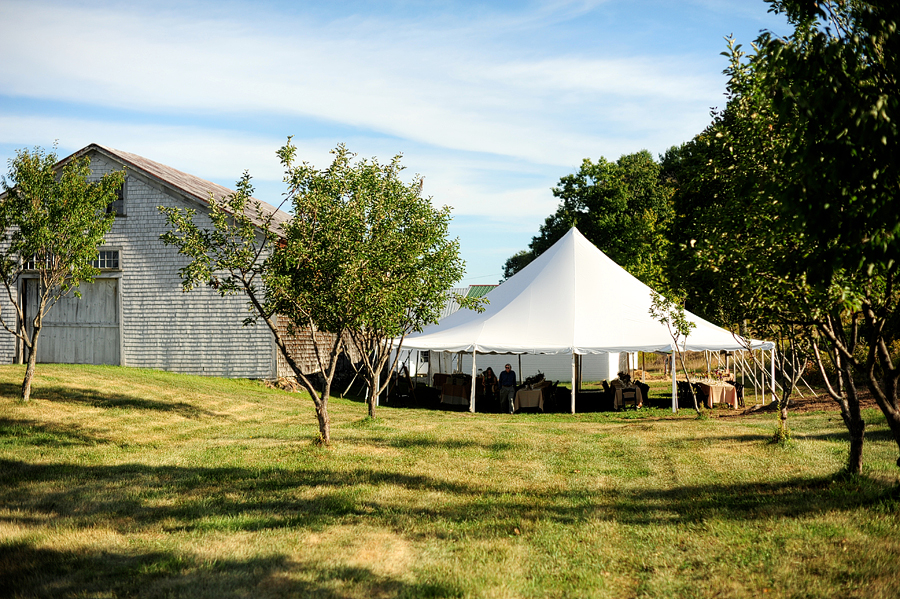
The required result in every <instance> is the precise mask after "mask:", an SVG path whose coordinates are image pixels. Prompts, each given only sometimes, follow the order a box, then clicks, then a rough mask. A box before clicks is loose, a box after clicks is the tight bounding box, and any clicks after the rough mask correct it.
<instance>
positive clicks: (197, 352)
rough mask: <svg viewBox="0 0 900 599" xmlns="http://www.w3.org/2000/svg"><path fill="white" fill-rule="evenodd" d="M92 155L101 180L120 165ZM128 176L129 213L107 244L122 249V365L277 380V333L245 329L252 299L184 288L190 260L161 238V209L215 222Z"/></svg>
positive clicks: (156, 186)
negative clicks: (173, 209) (191, 213)
mask: <svg viewBox="0 0 900 599" xmlns="http://www.w3.org/2000/svg"><path fill="white" fill-rule="evenodd" d="M90 158H91V166H92V170H93V176H94V177H96V178H99V177H100V176H102V175H104V174H105V173H107V172H109V171H110V170H112V169H117V168H121V166H120V165H118V164H114V163H111V162H110V161H109V160H108V159H107V158H106V157H105V156H104V155H102V154H99V153H96V152H92V153H91V154H90ZM127 174H128V180H127V183H126V185H127V188H126V195H125V213H126V215H125V216H124V217H117V218H116V221H115V224H114V225H113V227H112V230H111V231H110V233H109V234H108V235H107V236H106V243H105V244H104V246H103V247H104V248H106V249H118V250H119V251H120V265H121V269H122V272H121V281H120V288H119V293H120V301H121V304H122V363H123V365H126V366H137V367H144V368H157V369H161V370H171V371H175V372H183V373H190V374H202V375H212V376H225V377H250V378H273V377H274V376H275V373H276V371H275V347H274V342H273V339H272V335H271V333H270V332H269V330H268V329H266V328H265V327H264V326H255V327H242V326H241V322H242V321H243V319H244V318H246V317H247V316H248V311H247V300H246V298H245V297H244V296H230V297H225V298H223V297H220V296H219V295H218V294H217V293H216V292H215V291H214V290H212V289H210V288H208V287H201V288H197V289H194V290H193V291H191V292H189V293H184V292H182V290H181V278H180V277H179V275H178V270H179V269H180V268H182V267H183V266H185V265H186V264H187V259H186V258H184V257H182V256H179V255H178V253H177V250H176V249H175V248H174V247H172V246H166V245H164V244H163V243H162V241H161V240H160V238H159V236H160V234H161V233H163V232H164V231H166V229H167V227H166V222H165V218H164V216H163V215H161V214H160V212H159V210H158V209H157V206H160V205H166V206H175V207H178V208H195V209H197V211H198V214H197V217H196V219H197V221H198V222H199V223H200V224H203V225H209V224H210V223H209V219H208V218H207V217H206V216H205V214H204V211H203V208H202V205H200V204H198V203H195V202H193V201H191V200H188V199H185V198H182V197H179V196H176V195H175V194H174V193H172V192H169V191H166V190H163V189H162V187H161V186H160V185H159V184H158V183H156V182H154V181H152V180H150V179H149V178H146V177H144V176H142V175H140V174H138V173H135V172H133V171H130V172H128V173H127Z"/></svg>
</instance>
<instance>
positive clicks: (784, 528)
mask: <svg viewBox="0 0 900 599" xmlns="http://www.w3.org/2000/svg"><path fill="white" fill-rule="evenodd" d="M22 374H23V370H22V367H20V366H4V367H0V596H4V597H199V598H203V597H208V598H219V597H335V598H337V597H341V598H344V597H347V598H354V597H360V598H362V597H822V598H825V597H827V598H831V597H867V598H877V597H898V596H900V510H898V507H900V502H898V493H897V485H898V469H897V467H896V465H895V461H896V459H897V447H896V445H895V444H894V443H893V441H892V440H891V438H890V435H889V433H888V430H887V426H886V424H885V421H884V419H883V418H882V417H881V416H880V414H879V413H877V412H867V413H866V420H867V422H868V423H869V427H868V431H867V444H866V449H865V472H864V474H863V476H860V477H853V478H847V477H842V476H839V475H838V473H839V472H840V470H841V468H842V467H843V465H844V461H845V459H846V455H847V442H846V434H845V432H844V427H843V424H842V422H841V420H840V416H839V414H838V413H837V412H819V413H810V414H802V415H795V416H793V417H792V419H791V426H792V427H793V429H794V432H795V441H794V442H793V443H792V444H790V445H788V446H786V447H782V446H777V445H771V444H769V443H768V442H767V441H768V439H769V437H770V436H771V433H772V430H773V429H774V426H775V416H774V415H772V414H769V415H760V416H751V417H739V418H734V417H731V418H709V419H703V420H698V419H696V418H695V416H694V415H693V414H692V413H691V412H690V411H682V412H681V413H680V414H679V415H677V416H673V415H671V414H670V413H668V412H666V411H665V410H646V411H641V412H637V413H635V412H629V413H627V415H626V416H622V415H619V414H577V415H575V416H572V415H566V414H561V415H553V414H546V415H545V414H522V415H516V416H508V415H498V414H469V413H467V412H455V411H432V410H419V409H393V408H389V407H382V408H380V409H379V417H378V419H377V420H375V421H371V420H367V419H366V418H365V414H366V411H365V406H364V405H363V404H362V403H359V402H354V401H351V400H341V399H332V400H331V403H330V406H331V416H332V434H333V445H332V446H331V447H328V448H322V447H317V446H315V445H314V444H313V443H312V439H313V438H314V437H315V433H316V430H317V429H316V424H315V417H314V412H313V407H312V403H311V401H310V400H309V399H308V397H306V396H305V395H302V394H296V393H295V394H291V393H286V392H283V391H278V390H273V389H268V388H266V387H264V386H263V385H262V384H260V383H257V382H253V381H234V380H222V379H212V378H202V377H193V376H184V375H176V374H170V373H163V372H157V371H149V370H141V369H130V368H114V367H80V366H55V365H39V366H38V374H37V377H36V379H35V387H34V399H33V401H32V402H31V403H29V404H22V403H21V402H19V401H18V400H17V398H16V397H17V393H18V387H19V384H20V383H21V377H22Z"/></svg>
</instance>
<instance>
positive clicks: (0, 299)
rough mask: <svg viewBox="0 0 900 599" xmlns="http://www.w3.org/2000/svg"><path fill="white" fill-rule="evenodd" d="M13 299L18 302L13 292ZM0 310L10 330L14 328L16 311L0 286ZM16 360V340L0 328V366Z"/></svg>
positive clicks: (3, 288)
mask: <svg viewBox="0 0 900 599" xmlns="http://www.w3.org/2000/svg"><path fill="white" fill-rule="evenodd" d="M13 298H14V299H15V301H18V295H17V294H16V292H15V289H14V290H13ZM0 310H3V319H4V321H5V322H6V324H7V325H9V327H10V328H12V329H15V327H16V310H15V308H14V306H13V304H11V303H10V301H9V296H8V295H7V293H6V287H5V286H3V285H0ZM15 358H16V338H15V337H14V336H13V335H12V334H11V333H7V332H6V329H4V328H3V327H0V364H12V363H13V362H15Z"/></svg>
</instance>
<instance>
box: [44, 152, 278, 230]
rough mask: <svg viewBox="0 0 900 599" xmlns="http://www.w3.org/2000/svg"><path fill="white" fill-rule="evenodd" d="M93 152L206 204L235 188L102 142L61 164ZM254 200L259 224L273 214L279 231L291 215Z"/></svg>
mask: <svg viewBox="0 0 900 599" xmlns="http://www.w3.org/2000/svg"><path fill="white" fill-rule="evenodd" d="M92 151H95V152H98V153H100V154H103V155H105V156H107V157H108V158H112V159H113V160H115V161H117V162H121V163H123V164H125V167H126V169H130V170H135V171H138V172H140V173H141V174H143V175H144V176H146V177H149V178H150V179H153V180H155V181H156V182H157V183H159V184H161V185H162V186H163V187H167V188H169V189H172V190H173V191H176V192H177V193H180V194H182V195H185V196H188V197H190V198H192V199H194V200H196V201H198V202H201V203H204V204H209V201H210V197H212V198H213V199H215V200H216V201H222V200H224V199H225V198H226V197H228V196H230V195H231V194H233V193H234V191H233V190H231V189H228V188H227V187H223V186H221V185H218V184H217V183H213V182H212V181H207V180H206V179H201V178H200V177H197V176H195V175H189V174H188V173H185V172H182V171H180V170H178V169H175V168H172V167H171V166H167V165H165V164H161V163H159V162H156V161H154V160H150V159H149V158H144V157H143V156H138V155H137V154H132V153H131V152H125V151H122V150H116V149H114V148H109V147H106V146H101V145H100V144H90V145H88V146H86V147H84V148H82V149H81V150H78V151H77V152H75V153H74V154H72V155H71V156H69V157H67V158H64V159H63V160H61V161H60V162H59V164H60V165H63V164H65V163H66V162H69V161H70V160H72V159H74V158H78V157H81V156H84V155H86V154H88V153H90V152H92ZM253 200H254V201H257V202H259V203H260V210H261V211H262V215H260V216H261V218H260V216H257V215H256V214H251V215H250V216H251V220H252V221H253V223H254V224H256V225H257V226H263V221H264V220H265V219H266V218H268V217H269V216H271V221H270V222H271V225H270V226H271V227H272V228H273V229H276V230H278V229H280V228H281V225H282V224H283V223H284V222H286V221H288V220H289V219H290V218H291V215H290V214H288V213H287V212H284V211H283V210H279V209H277V208H275V207H274V206H272V205H271V204H267V203H266V202H263V201H262V200H257V199H256V198H253ZM251 206H252V203H251ZM251 210H252V208H251ZM253 212H255V211H253Z"/></svg>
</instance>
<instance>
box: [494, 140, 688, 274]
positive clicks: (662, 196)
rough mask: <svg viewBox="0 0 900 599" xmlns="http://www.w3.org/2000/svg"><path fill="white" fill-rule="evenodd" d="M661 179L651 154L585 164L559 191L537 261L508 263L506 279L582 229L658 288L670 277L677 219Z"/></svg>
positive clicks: (533, 246)
mask: <svg viewBox="0 0 900 599" xmlns="http://www.w3.org/2000/svg"><path fill="white" fill-rule="evenodd" d="M660 174H661V169H660V165H659V164H657V163H656V162H655V161H654V160H653V157H652V156H651V155H650V152H647V151H646V150H644V151H641V152H637V153H635V154H628V155H623V156H622V157H620V158H619V160H617V161H616V162H609V161H607V160H606V159H604V158H600V159H599V160H598V161H597V162H593V161H591V160H590V159H585V160H584V161H583V162H582V164H581V167H580V168H579V169H578V172H577V173H575V174H570V175H566V176H564V177H562V178H561V179H560V180H559V186H558V187H555V188H554V189H553V195H554V196H556V197H558V198H560V200H561V201H560V204H559V206H558V208H557V210H556V212H555V213H554V214H552V215H550V216H549V217H547V219H546V220H545V221H544V224H543V225H541V228H540V233H539V234H538V235H537V236H535V237H534V238H533V239H532V241H531V243H530V244H529V248H530V254H531V256H528V255H527V254H523V253H522V252H520V253H518V254H516V255H515V256H513V257H512V258H510V259H509V260H507V263H506V267H505V268H504V274H505V275H507V277H508V276H511V275H512V274H515V272H518V270H519V269H520V268H522V267H524V266H525V265H526V264H527V263H528V262H530V259H533V258H536V257H537V256H540V255H541V254H542V253H543V252H544V251H546V250H547V249H549V248H550V247H551V246H552V245H553V244H554V243H556V242H557V241H559V239H560V238H561V237H562V236H563V235H565V234H566V232H568V230H569V229H571V228H572V227H573V226H577V227H578V230H579V231H581V233H582V234H583V235H584V236H585V237H586V238H587V239H588V240H590V241H591V242H592V243H593V244H594V245H596V246H597V247H598V248H600V250H601V251H603V252H604V253H605V254H606V255H608V256H609V257H610V258H611V259H612V260H613V261H615V262H616V263H617V264H619V265H620V266H622V267H623V268H625V269H626V270H627V271H628V272H630V273H631V274H633V275H635V276H636V277H637V278H639V279H640V280H641V281H643V282H644V283H647V284H650V285H654V286H658V285H659V284H660V282H662V281H663V280H664V278H665V277H664V276H663V268H662V267H663V257H664V256H665V253H666V249H667V245H668V244H667V241H666V237H665V231H666V226H667V223H668V221H669V220H670V219H671V217H672V212H671V206H670V203H669V199H670V197H671V191H670V189H669V188H668V187H667V186H666V185H665V184H664V182H663V181H662V180H661V178H660ZM529 258H530V259H529Z"/></svg>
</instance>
